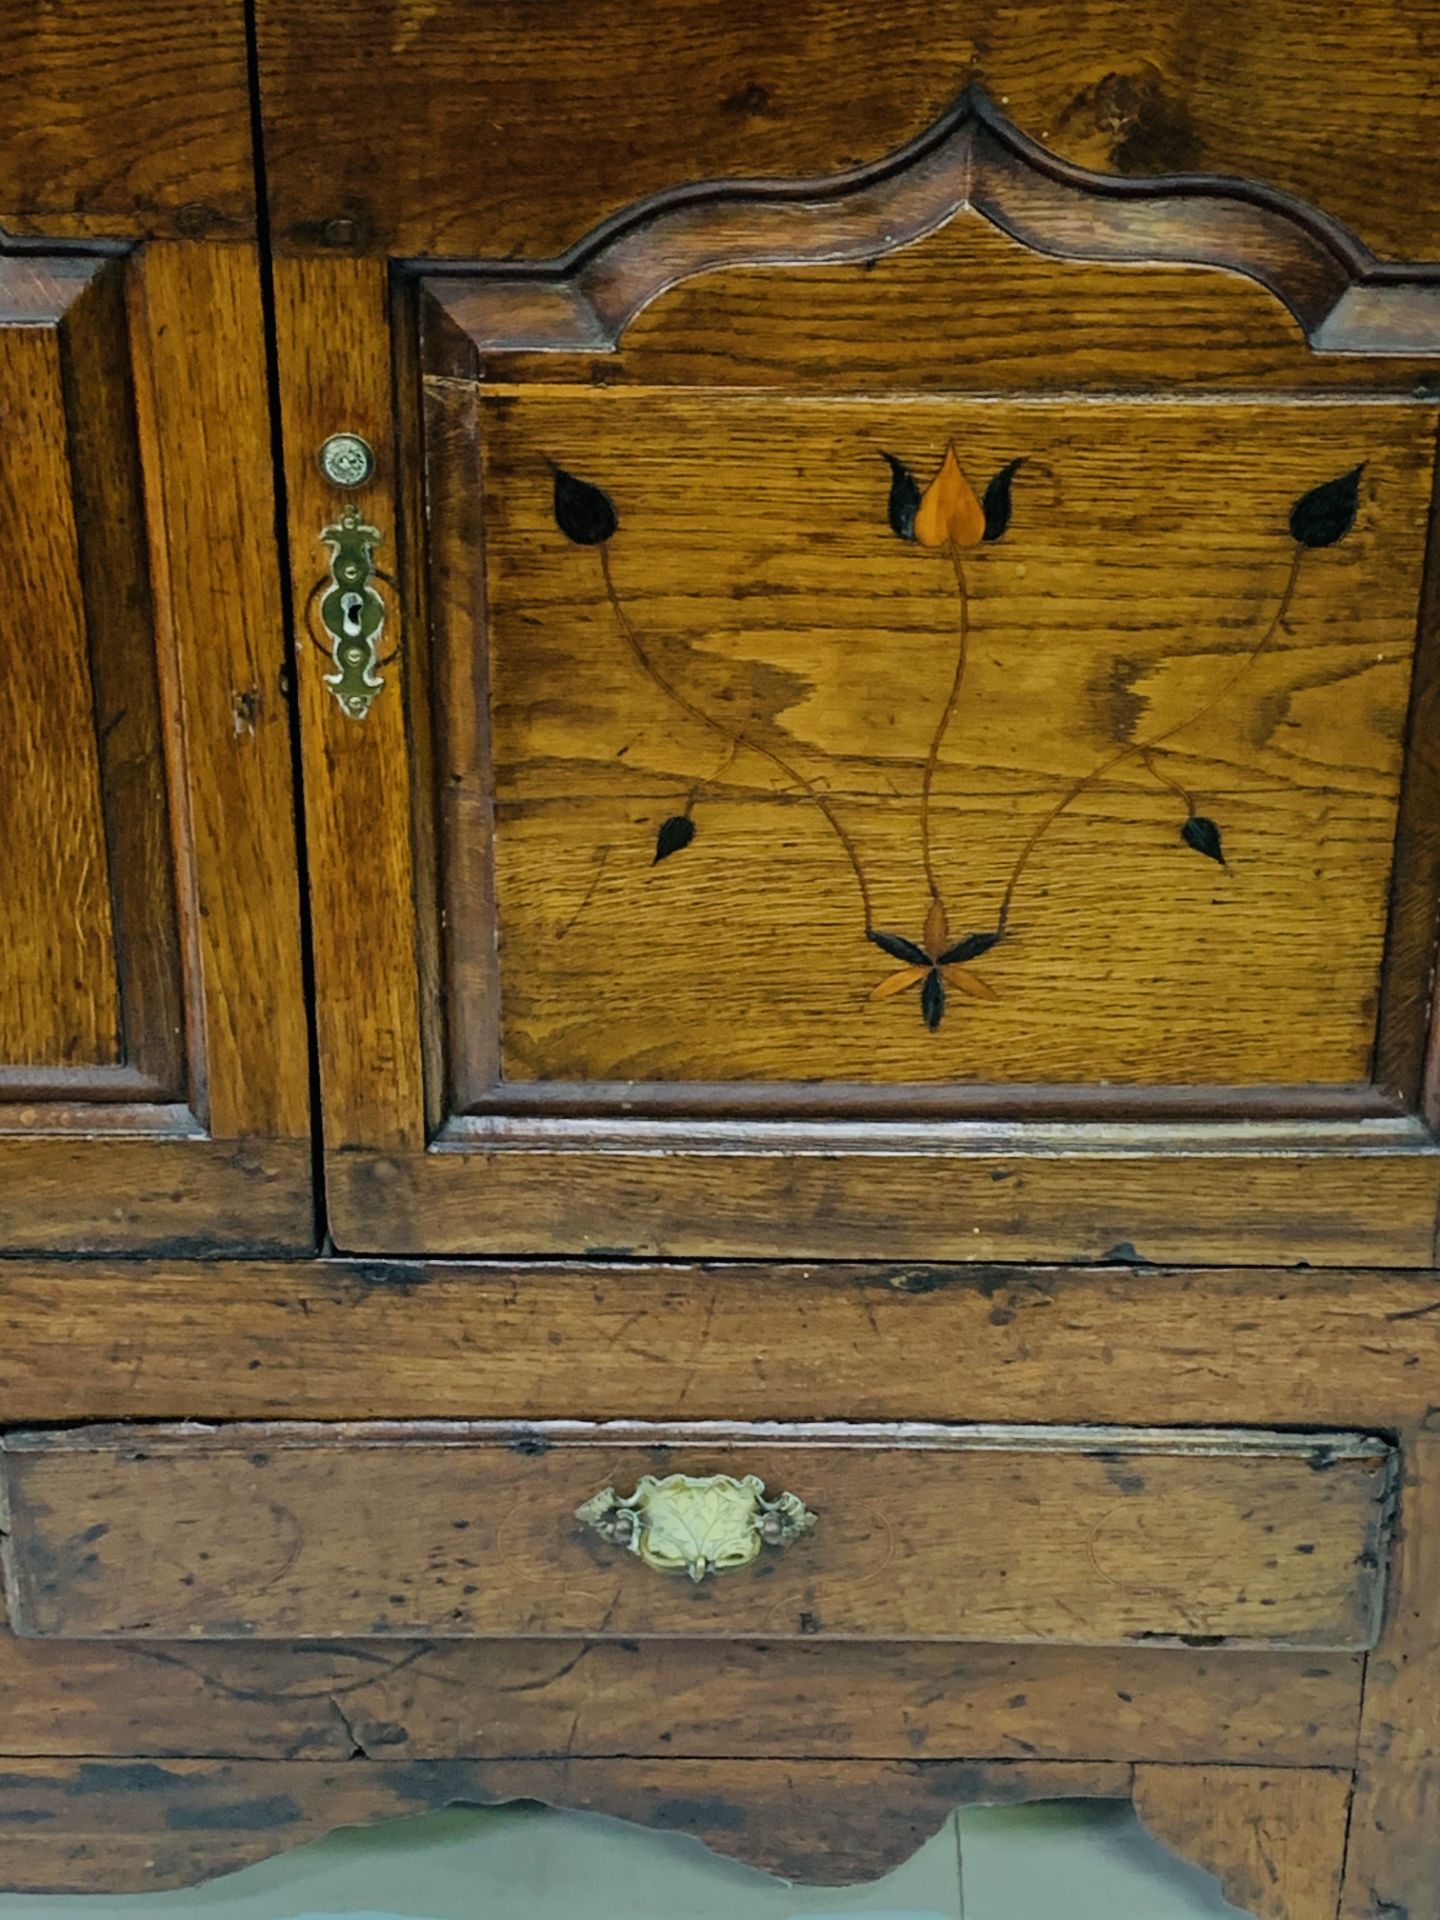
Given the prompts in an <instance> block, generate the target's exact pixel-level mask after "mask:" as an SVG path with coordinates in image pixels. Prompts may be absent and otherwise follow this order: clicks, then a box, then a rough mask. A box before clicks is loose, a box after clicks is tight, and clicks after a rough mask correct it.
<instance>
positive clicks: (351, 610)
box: [340, 593, 365, 640]
mask: <svg viewBox="0 0 1440 1920" xmlns="http://www.w3.org/2000/svg"><path fill="white" fill-rule="evenodd" d="M364 605H365V602H364V600H363V599H362V598H361V596H360V595H359V594H358V593H343V594H341V596H340V627H341V631H342V632H343V633H344V635H345V638H346V639H347V640H359V639H362V638H363V637H364V636H363V634H362V632H361V627H360V614H361V611H362V610H363V608H364Z"/></svg>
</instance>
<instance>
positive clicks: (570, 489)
mask: <svg viewBox="0 0 1440 1920" xmlns="http://www.w3.org/2000/svg"><path fill="white" fill-rule="evenodd" d="M555 524H556V526H557V527H559V529H560V531H561V533H563V534H564V535H565V538H566V539H567V540H573V541H574V542H575V544H576V546H577V547H600V546H603V545H604V544H605V542H606V541H607V540H608V539H609V538H610V536H611V534H612V533H614V531H615V529H616V528H617V527H618V526H619V525H620V516H619V514H618V513H616V511H615V502H614V501H613V500H612V499H611V498H610V496H609V494H608V493H606V491H605V489H604V488H603V487H592V486H591V484H590V482H589V481H588V480H579V479H577V478H576V476H575V475H574V474H573V473H567V472H566V471H565V469H564V467H556V468H555Z"/></svg>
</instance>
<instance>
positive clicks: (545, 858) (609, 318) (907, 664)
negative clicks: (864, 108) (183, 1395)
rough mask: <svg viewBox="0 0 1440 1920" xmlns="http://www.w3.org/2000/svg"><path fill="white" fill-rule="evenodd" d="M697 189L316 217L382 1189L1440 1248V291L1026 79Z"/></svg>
mask: <svg viewBox="0 0 1440 1920" xmlns="http://www.w3.org/2000/svg"><path fill="white" fill-rule="evenodd" d="M682 187H683V190H677V191H676V193H675V194H673V195H672V196H670V197H669V198H666V197H664V196H662V197H661V198H660V199H659V200H657V201H652V202H650V203H647V204H646V205H644V206H641V207H638V208H636V209H635V210H633V211H632V212H631V213H629V214H627V215H621V216H617V217H615V218H613V219H612V220H611V221H610V222H609V223H608V224H607V226H606V227H605V228H604V229H603V230H600V231H598V232H597V233H596V234H595V235H594V236H593V237H592V239H591V240H590V241H588V242H587V243H585V244H584V245H581V246H579V247H576V248H572V249H571V251H570V252H569V253H568V254H566V255H565V256H563V257H561V258H557V259H556V260H554V261H551V262H548V263H541V264H532V263H526V264H525V265H523V266H516V265H514V264H511V263H503V262H495V263H485V262H476V263H473V264H471V265H468V266H467V265H464V264H456V265H453V266H448V267H446V268H445V269H444V270H440V269H436V268H434V267H431V268H429V269H417V270H416V271H414V272H413V273H412V272H408V271H399V272H397V274H396V275H395V277H394V282H393V285H392V286H391V287H390V288H389V289H387V287H386V285H385V282H384V277H383V274H382V273H381V272H380V271H379V270H378V269H375V270H372V269H371V268H369V267H367V266H365V265H364V264H356V263H349V264H346V265H344V266H342V267H332V268H327V267H325V266H324V265H323V264H322V263H320V262H318V261H314V260H305V261H299V260H297V261H294V262H289V263H282V281H281V286H282V300H281V316H282V321H281V329H282V330H281V345H282V375H283V376H284V378H285V382H286V388H287V408H288V418H287V435H288V438H289V443H290V444H289V454H290V464H291V467H292V470H295V471H297V472H300V471H303V472H304V474H305V478H304V480H303V482H302V488H301V495H300V499H301V501H302V502H303V512H304V514H305V516H306V517H305V519H304V521H303V522H297V523H295V524H292V542H293V543H294V545H295V546H296V549H297V552H303V553H304V554H305V556H306V557H305V559H304V563H303V564H304V566H305V568H306V569H307V574H306V575H305V576H298V577H297V589H299V591H300V592H301V593H302V594H305V593H308V595H309V598H310V604H311V605H312V607H315V608H317V609H319V610H320V612H319V614H318V616H317V620H316V621H315V622H313V623H312V625H313V626H314V632H313V634H312V637H313V638H314V639H315V641H316V646H315V647H314V648H311V649H309V650H308V654H307V662H306V664H307V666H310V667H312V668H313V669H314V670H313V671H312V672H311V673H310V674H309V675H308V676H307V687H306V693H305V700H304V711H305V715H306V723H307V729H308V749H307V751H308V755H309V761H310V764H312V765H313V766H314V767H315V768H316V772H317V777H318V781H319V790H318V796H317V800H316V803H315V804H314V806H313V807H312V811H311V816H310V817H311V833H312V876H313V878H312V885H313V886H314V887H315V888H316V889H317V893H316V906H317V940H318V955H319V961H320V965H321V967H322V974H324V973H325V970H326V969H327V968H328V970H329V971H328V976H326V977H329V978H331V979H333V980H335V981H337V982H340V981H343V980H345V979H352V978H353V979H358V978H359V977H360V972H361V966H362V962H361V949H362V947H363V949H364V954H365V962H364V965H365V971H364V979H365V986H364V991H363V994H360V993H357V994H355V995H354V997H353V1015H352V1018H353V1020H354V1021H356V1022H361V1023H364V1022H372V1023H373V1028H372V1038H373V1041H374V1043H375V1044H374V1046H373V1047H372V1048H371V1049H370V1053H371V1058H370V1059H369V1060H368V1061H367V1062H366V1063H365V1064H364V1065H360V1064H357V1062H356V1061H355V1059H354V1057H353V1053H346V1054H342V1052H341V1050H340V1049H339V1048H337V1047H336V1046H334V1045H330V1046H328V1047H325V1046H324V1045H323V1041H322V1051H323V1056H324V1057H323V1058H322V1071H323V1072H324V1074H325V1075H326V1076H327V1080H326V1084H327V1086H331V1087H333V1088H334V1093H335V1097H334V1099H333V1100H332V1101H330V1102H329V1145H330V1147H331V1150H332V1151H331V1154H330V1159H329V1166H330V1180H331V1186H332V1194H333V1198H334V1203H335V1218H336V1220H337V1222H338V1229H337V1231H338V1234H339V1237H340V1238H341V1242H342V1244H343V1245H345V1246H347V1247H352V1248H355V1249H357V1250H358V1249H366V1248H375V1249H378V1250H389V1251H397V1252H407V1251H408V1252H421V1251H425V1250H427V1249H434V1250H437V1251H447V1252H484V1251H496V1252H512V1253H524V1252H536V1253H540V1252H578V1251H582V1250H587V1249H604V1250H606V1251H618V1252H627V1253H642V1252H643V1253H650V1254H656V1253H658V1254H669V1253H673V1254H689V1255H696V1254H701V1255H703V1254H708V1253H718V1252H722V1251H728V1252H730V1253H732V1254H738V1255H755V1256H760V1255H767V1254H768V1255H774V1254H793V1255H796V1256H803V1257H818V1258H826V1257H835V1256H838V1255H843V1254H855V1255H861V1256H871V1255H885V1254H889V1255H892V1256H894V1255H899V1256H900V1257H907V1258H908V1257H922V1258H923V1257H925V1256H927V1255H935V1256H938V1255H940V1254H944V1255H946V1256H947V1257H977V1258H978V1257H990V1258H995V1257H1000V1258H1016V1259H1034V1258H1054V1259H1072V1258H1087V1259H1093V1258H1100V1257H1104V1256H1106V1255H1109V1256H1111V1257H1120V1258H1124V1259H1132V1258H1138V1259H1141V1260H1147V1259H1149V1260H1186V1259H1207V1260H1220V1261H1225V1260H1237V1261H1244V1260H1249V1259H1252V1258H1257V1257H1263V1258H1265V1259H1272V1260H1281V1261H1287V1260H1296V1261H1307V1262H1345V1261H1353V1260H1358V1259H1364V1260H1376V1259H1381V1260H1384V1261H1386V1262H1393V1263H1395V1264H1415V1265H1422V1264H1426V1263H1428V1262H1429V1260H1430V1259H1431V1257H1432V1252H1433V1243H1434V1226H1435V1207H1436V1198H1437V1191H1440V1159H1437V1153H1436V1146H1435V1141H1434V1136H1433V1134H1432V1129H1431V1113H1430V1104H1429V1103H1430V1095H1429V1094H1428V1092H1427V1076H1426V1065H1425V1059H1426V1047H1427V1037H1428V1030H1429V1024H1430V1006H1429V994H1430V987H1429V982H1430V978H1431V967H1432V959H1433V949H1434V935H1435V921H1436V891H1437V877H1440V875H1437V851H1440V850H1437V844H1436V842H1437V836H1436V830H1435V826H1434V821H1435V818H1436V811H1435V809H1436V804H1437V795H1436V793H1435V790H1434V785H1433V781H1434V773H1435V770H1434V768H1433V767H1432V765H1431V763H1430V753H1429V746H1428V741H1429V739H1430V738H1432V737H1433V712H1432V709H1433V701H1434V694H1433V691H1432V688H1433V683H1434V664H1433V660H1432V655H1433V650H1434V635H1433V631H1432V627H1433V618H1432V612H1431V609H1430V606H1429V603H1428V601H1427V597H1426V596H1427V587H1426V578H1427V551H1428V548H1429V544H1430V539H1431V534H1430V525H1431V515H1432V504H1431V503H1432V493H1433V484H1434V469H1435V448H1436V430H1437V406H1436V388H1435V383H1434V370H1435V365H1436V362H1432V361H1430V360H1427V358H1426V354H1427V350H1433V349H1440V300H1437V294H1436V290H1435V288H1433V287H1432V286H1431V285H1430V284H1429V282H1427V281H1426V280H1425V279H1424V276H1423V275H1419V274H1416V275H1412V276H1408V277H1407V275H1406V274H1404V273H1400V272H1397V273H1395V274H1393V275H1391V276H1389V277H1388V278H1383V280H1373V279H1367V277H1366V271H1367V270H1366V269H1365V268H1364V266H1363V262H1361V261H1360V259H1359V255H1358V252H1357V253H1355V254H1353V255H1347V254H1345V252H1344V250H1343V248H1341V247H1340V246H1339V244H1338V243H1337V242H1336V240H1335V230H1334V229H1333V228H1332V227H1331V226H1330V225H1329V223H1328V222H1327V221H1325V220H1324V219H1323V218H1322V217H1321V216H1319V215H1318V214H1315V213H1313V212H1311V211H1310V210H1308V209H1305V208H1303V207H1300V206H1298V205H1296V204H1295V203H1293V202H1287V201H1283V200H1281V199H1280V197H1279V196H1275V195H1268V194H1266V193H1264V192H1261V191H1259V190H1254V189H1248V188H1238V187H1236V186H1234V185H1233V184H1226V183H1223V182H1218V181H1217V182H1194V183H1191V184H1190V188H1189V190H1188V191H1187V192H1186V193H1185V194H1167V193H1166V192H1165V191H1164V190H1163V189H1162V188H1160V187H1156V188H1155V189H1153V190H1143V191H1142V190H1137V189H1133V188H1130V189H1117V188H1115V187H1114V186H1112V185H1111V184H1110V183H1108V182H1105V181H1102V180H1101V179H1100V178H1099V177H1098V176H1086V175H1082V174H1081V173H1080V172H1079V170H1077V169H1075V168H1073V167H1062V166H1060V165H1059V164H1058V163H1055V162H1053V161H1052V160H1051V159H1050V158H1049V156H1048V155H1047V154H1046V153H1045V152H1044V151H1043V149H1041V148H1039V147H1037V146H1036V145H1035V144H1034V143H1033V142H1032V141H1030V140H1029V139H1028V138H1027V137H1026V136H1025V135H1024V134H1023V133H1021V132H1020V131H1019V130H1017V129H1015V128H1014V127H1012V126H1011V125H1010V124H1009V123H1008V122H1007V121H1006V120H1005V119H1004V117H1003V116H1002V115H1001V114H1000V113H999V111H998V110H997V109H996V108H995V107H994V106H993V105H992V104H991V103H990V102H988V101H987V100H985V99H984V98H983V97H982V96H978V95H973V94H972V95H970V96H967V98H966V99H965V100H963V101H962V102H961V103H960V104H959V105H958V106H957V107H956V108H955V109H954V110H953V111H952V112H951V113H950V114H949V115H948V116H946V118H945V119H944V120H942V121H941V122H939V123H937V125H936V126H935V127H934V128H932V129H931V130H930V132H929V133H928V134H926V135H925V136H923V137H922V138H921V139H920V140H918V141H916V142H915V143H914V144H913V145H912V147H911V148H909V149H906V150H904V151H902V152H899V153H897V154H896V155H894V156H892V158H891V159H890V160H889V161H888V162H886V163H884V164H883V165H881V166H877V167H874V168H870V169H862V170H860V171H858V172H856V173H854V174H851V175H848V176H840V177H837V178H836V179H834V180H833V181H829V182H823V183H807V184H806V185H805V186H803V187H795V188H785V187H783V186H780V185H776V184H773V183H760V182H757V183H755V184H753V185H745V186H741V187H739V188H732V189H723V188H720V187H700V186H696V185H693V184H690V183H678V182H677V189H680V188H682ZM287 283H288V285H289V287H290V289H291V291H290V293H289V296H288V298H287V297H285V296H284V289H285V287H286V285H287ZM317 300H318V301H319V302H321V303H322V304H323V303H324V302H325V301H326V300H329V301H330V302H332V303H333V306H334V309H335V310H336V311H337V312H338V310H339V308H340V306H341V304H342V303H343V305H344V307H345V310H346V312H347V313H348V314H351V315H353V314H355V313H356V312H357V311H358V312H359V313H360V314H361V315H362V316H363V318H362V320H361V321H359V322H355V321H352V322H351V323H350V324H352V325H357V326H359V325H368V326H369V327H370V328H372V329H373V328H376V327H378V326H379V325H380V324H381V323H382V320H383V321H386V322H388V325H389V328H390V331H391V336H392V339H393V341H394V345H395V350H396V358H395V364H394V386H393V391H392V386H391V380H392V369H391V367H390V366H389V365H388V364H387V363H385V362H384V361H383V360H381V359H379V358H378V357H377V356H376V355H375V353H374V351H373V348H371V349H367V350H366V352H365V353H364V354H363V355H362V354H361V353H360V352H359V351H358V350H357V351H356V352H354V353H353V354H352V355H351V357H350V360H349V364H348V368H344V367H337V366H336V365H335V364H334V363H333V361H332V363H331V364H330V366H329V367H328V368H322V367H321V366H320V364H319V362H320V359H321V354H320V349H319V343H318V341H317V340H316V338H315V332H316V327H317V314H316V303H317ZM287 315H288V319H287V317H286V316H287ZM347 373H348V376H349V385H348V388H347V384H346V378H347ZM342 414H343V417H342ZM343 428H349V429H352V430H353V431H355V432H358V433H361V434H363V435H364V436H365V437H366V438H367V439H368V440H370V441H371V442H372V443H373V444H374V445H375V447H376V448H377V450H378V464H377V466H376V469H375V474H374V476H373V477H369V478H366V477H364V476H361V477H360V484H359V485H358V486H357V487H353V488H352V487H348V486H346V485H344V484H340V483H337V482H336V480H335V478H334V476H333V475H332V476H331V478H330V479H329V480H327V479H326V477H325V475H324V473H323V472H322V471H321V469H320V468H319V467H317V465H316V463H315V460H314V451H315V449H316V448H317V447H318V446H319V445H320V443H321V442H322V441H323V440H324V439H325V438H326V437H327V435H328V434H330V433H333V432H336V431H339V430H341V429H343ZM347 515H348V518H347V517H346V516H347ZM347 529H348V531H347ZM357 556H358V558H357ZM347 559H349V560H351V561H353V563H354V564H355V565H356V566H357V567H358V569H359V571H358V573H354V574H352V575H349V576H344V577H343V578H342V574H343V568H344V566H345V564H346V562H347ZM347 578H348V579H349V581H350V584H351V588H352V590H355V591H357V592H358V593H359V594H360V595H361V596H362V597H363V596H373V599H374V604H375V608H376V612H375V616H374V617H375V620H376V622H378V626H377V629H376V632H375V634H374V636H369V637H365V638H364V640H363V644H362V645H361V646H360V648H359V650H358V652H357V653H356V654H355V656H354V657H353V659H352V658H350V657H349V656H348V655H347V653H346V647H345V639H344V635H343V634H342V633H340V632H339V631H338V630H332V627H331V625H330V624H329V623H327V621H326V619H325V617H324V614H323V608H324V607H325V605H327V604H329V600H330V597H332V596H333V595H334V594H335V593H337V592H339V591H340V590H341V589H342V588H343V586H344V585H345V579H347ZM357 581H358V586H357V584H356V583H357ZM357 694H358V695H359V696H360V697H359V699H358V701H357V700H356V699H355V698H354V696H355V695H357ZM347 697H348V698H349V700H350V704H349V705H347V704H346V702H347ZM356 819H366V820H369V821H371V822H373V823H374V831H373V832H372V833H370V834H369V835H367V836H366V837H365V838H364V840H363V841H361V842H359V843H356V842H355V841H354V839H353V834H351V833H350V832H348V831H347V829H346V826H345V823H346V822H347V821H349V822H353V821H354V820H356ZM357 848H358V850H357ZM361 897H363V899H364V902H365V914H364V916H363V922H362V920H361V919H360V918H359V917H358V916H357V915H356V913H355V909H354V907H353V905H351V904H349V903H351V902H354V901H355V900H356V899H358V898H361ZM387 916H389V918H388V919H387ZM387 928H388V931H387ZM322 929H324V930H323V931H322ZM332 1017H333V1018H335V1019H336V1020H337V1021H338V1019H339V1018H340V1017H342V1016H340V1015H336V1016H332Z"/></svg>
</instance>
